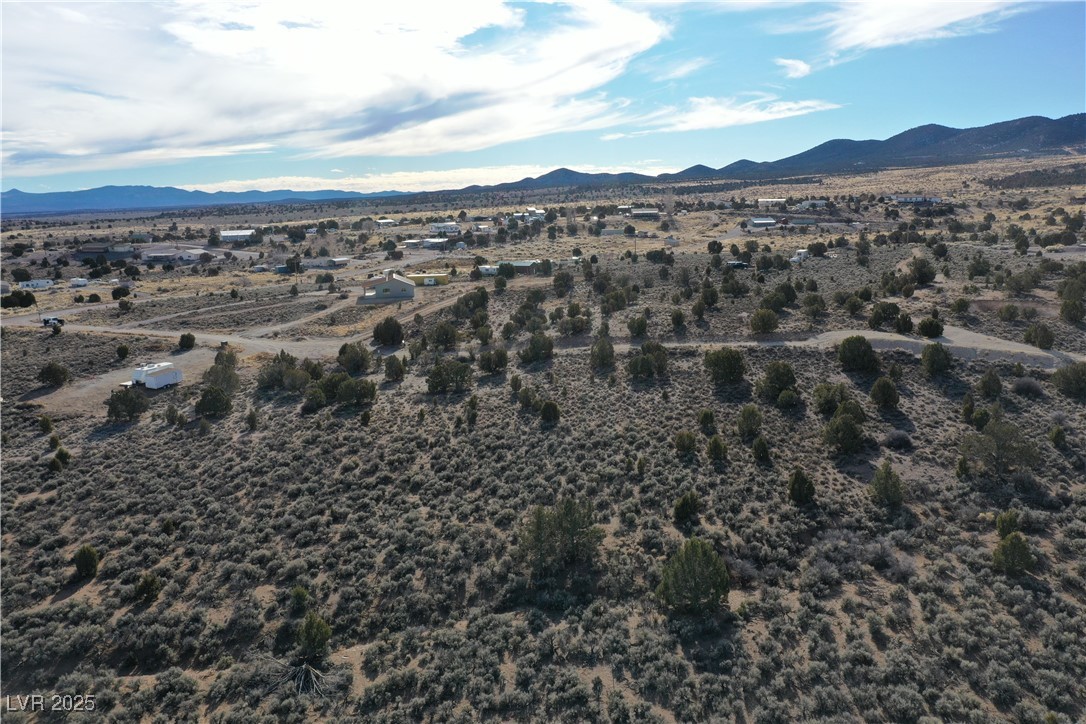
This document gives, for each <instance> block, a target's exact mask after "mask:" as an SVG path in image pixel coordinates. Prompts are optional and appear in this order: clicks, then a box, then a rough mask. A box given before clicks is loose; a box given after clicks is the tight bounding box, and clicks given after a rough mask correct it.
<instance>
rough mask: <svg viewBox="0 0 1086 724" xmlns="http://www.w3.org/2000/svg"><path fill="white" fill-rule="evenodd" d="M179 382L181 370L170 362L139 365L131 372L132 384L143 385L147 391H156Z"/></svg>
mask: <svg viewBox="0 0 1086 724" xmlns="http://www.w3.org/2000/svg"><path fill="white" fill-rule="evenodd" d="M180 382H181V370H179V369H177V368H176V367H174V366H173V363H172V362H156V363H152V364H146V365H141V366H139V367H137V368H136V369H135V370H133V372H132V384H133V385H143V386H144V387H146V388H147V389H149V390H158V389H161V388H163V387H169V386H170V385H176V384H179V383H180Z"/></svg>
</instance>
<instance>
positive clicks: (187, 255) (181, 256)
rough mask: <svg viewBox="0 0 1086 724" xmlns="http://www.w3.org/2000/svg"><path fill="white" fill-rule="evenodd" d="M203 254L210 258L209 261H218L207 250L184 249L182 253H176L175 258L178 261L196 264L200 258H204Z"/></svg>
mask: <svg viewBox="0 0 1086 724" xmlns="http://www.w3.org/2000/svg"><path fill="white" fill-rule="evenodd" d="M205 254H206V255H207V256H208V257H211V258H210V259H209V261H216V260H218V259H219V257H217V256H215V255H214V254H212V253H211V252H209V251H208V250H207V249H185V250H184V251H181V252H178V254H177V256H176V257H175V258H176V259H178V260H180V261H187V262H197V261H200V260H201V259H200V257H202V256H204V255H205Z"/></svg>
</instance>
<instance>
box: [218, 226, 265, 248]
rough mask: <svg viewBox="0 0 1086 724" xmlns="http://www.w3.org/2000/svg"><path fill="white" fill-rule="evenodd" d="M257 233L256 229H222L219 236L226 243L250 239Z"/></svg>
mask: <svg viewBox="0 0 1086 724" xmlns="http://www.w3.org/2000/svg"><path fill="white" fill-rule="evenodd" d="M255 233H256V229H229V230H225V231H220V232H219V238H220V239H222V243H224V244H233V243H234V242H241V241H249V240H250V239H252V238H253V234H255Z"/></svg>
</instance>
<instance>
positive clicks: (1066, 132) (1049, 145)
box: [0, 113, 1086, 214]
mask: <svg viewBox="0 0 1086 724" xmlns="http://www.w3.org/2000/svg"><path fill="white" fill-rule="evenodd" d="M1053 153H1086V113H1077V114H1074V115H1070V116H1064V117H1063V118H1058V119H1056V120H1052V119H1051V118H1044V117H1042V116H1029V117H1026V118H1019V119H1017V120H1013V121H1005V122H1003V123H993V124H992V125H989V126H981V127H979V128H966V129H959V128H948V127H946V126H938V125H935V124H929V125H926V126H920V127H918V128H912V129H910V130H908V131H905V132H904V133H899V134H898V135H896V136H892V137H891V138H888V139H886V140H885V141H874V140H870V141H851V140H848V139H837V140H833V141H827V142H826V143H823V144H821V145H818V146H815V147H814V148H812V149H809V150H807V151H804V152H803V153H798V154H796V155H795V156H789V157H788V158H782V159H780V160H779V161H766V162H761V163H759V162H755V161H748V160H746V159H743V160H740V161H736V162H735V163H731V164H728V165H727V166H724V167H723V168H711V167H709V166H704V165H700V164H699V165H697V166H691V167H690V168H688V169H684V170H683V171H679V172H678V173H665V174H660V175H659V176H648V175H645V174H639V173H617V174H615V173H581V172H579V171H572V170H570V169H568V168H559V169H556V170H554V171H551V172H550V173H546V174H544V175H542V176H539V177H536V178H531V177H529V178H524V179H521V180H520V181H514V182H510V183H503V184H497V185H494V186H468V187H466V188H463V189H456V190H449V191H442V192H438V193H443V194H450V193H464V194H471V193H488V192H508V191H513V192H515V191H536V190H540V189H549V188H568V187H601V186H630V185H637V184H647V183H662V182H671V181H704V180H709V179H728V180H735V181H765V180H769V179H780V178H788V177H792V176H810V175H815V174H832V173H848V172H852V173H856V172H863V171H876V170H879V169H885V168H898V167H925V166H944V165H948V164H962V163H973V162H976V161H982V160H984V159H990V158H1001V157H1017V156H1033V155H1041V154H1053ZM417 195H420V194H414V193H410V192H403V191H380V192H376V193H369V194H363V193H358V192H355V191H335V190H328V191H290V190H283V191H243V192H226V191H218V192H215V193H207V192H205V191H185V190H183V189H177V188H173V187H169V186H167V187H156V186H103V187H101V188H96V189H88V190H86V191H62V192H55V193H44V194H32V193H24V192H22V191H19V190H18V189H12V190H11V191H5V192H3V194H0V211H2V212H3V213H6V214H46V213H65V212H69V213H70V212H75V211H107V210H130V209H165V208H187V207H197V206H222V205H235V204H263V203H292V202H312V201H331V200H351V199H372V198H387V197H394V196H417Z"/></svg>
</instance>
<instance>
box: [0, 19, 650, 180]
mask: <svg viewBox="0 0 1086 724" xmlns="http://www.w3.org/2000/svg"><path fill="white" fill-rule="evenodd" d="M528 7H529V6H522V5H507V4H505V3H503V2H501V0H475V1H474V2H472V3H469V4H467V5H464V4H457V3H433V2H419V1H417V0H416V1H415V2H411V1H410V0H408V2H398V3H369V4H365V6H363V4H361V3H357V4H355V3H350V4H349V3H342V2H335V1H332V0H313V1H311V2H307V3H304V4H298V3H293V2H282V1H281V2H267V3H265V2H234V3H223V2H216V1H208V2H201V1H196V2H188V3H146V4H142V3H140V4H131V3H117V4H109V3H102V4H80V5H75V6H67V5H63V4H53V3H9V4H5V7H4V23H3V57H4V83H3V107H4V138H3V141H4V144H3V163H4V170H5V173H7V174H8V175H13V176H22V175H33V174H38V175H40V174H46V173H59V172H64V171H73V170H89V169H101V168H116V167H125V166H132V165H140V164H146V163H161V162H167V161H170V160H184V159H189V158H192V157H193V156H194V155H208V154H213V153H214V154H220V153H237V152H244V149H246V148H253V147H255V148H257V149H259V150H266V149H286V150H288V151H292V152H297V153H299V154H300V155H303V156H309V157H313V156H321V157H338V156H348V155H387V156H419V155H428V154H437V153H445V152H450V151H465V150H476V149H482V148H487V147H491V146H496V145H499V144H501V143H506V142H509V141H516V140H523V139H529V138H536V137H539V136H542V135H546V134H552V133H559V132H565V131H570V130H577V129H595V128H604V127H606V126H608V125H614V124H615V123H618V122H620V121H624V120H628V118H627V117H626V116H625V115H624V114H625V110H624V103H623V102H622V101H621V100H620V99H614V98H609V97H607V96H606V95H605V94H603V93H602V92H601V89H602V88H603V87H604V86H605V85H606V84H608V83H609V82H611V81H612V80H614V79H615V78H617V77H619V76H620V75H622V74H623V73H624V72H625V71H626V69H627V66H628V64H629V63H630V62H631V61H632V60H633V59H634V58H635V57H637V56H638V55H639V54H640V53H642V52H644V51H646V50H648V49H649V48H651V47H653V46H654V45H655V44H657V43H658V42H659V41H660V40H661V39H662V38H663V37H664V36H665V34H666V32H667V28H666V26H665V25H664V24H663V23H662V22H659V21H656V20H653V19H652V18H651V17H649V15H648V14H647V13H645V12H644V11H642V10H641V9H639V8H637V7H634V6H628V5H623V4H619V3H614V2H587V1H586V2H582V1H581V0H573V2H572V3H571V4H564V5H558V4H553V5H552V3H550V2H549V1H547V0H543V2H541V3H539V4H536V5H535V6H534V7H532V8H531V9H533V10H537V11H538V13H537V15H538V14H540V13H541V15H540V17H534V16H533V22H532V23H531V26H530V27H529V24H528V23H527V20H526V18H527V12H526V11H527V9H528ZM540 18H542V19H540Z"/></svg>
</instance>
